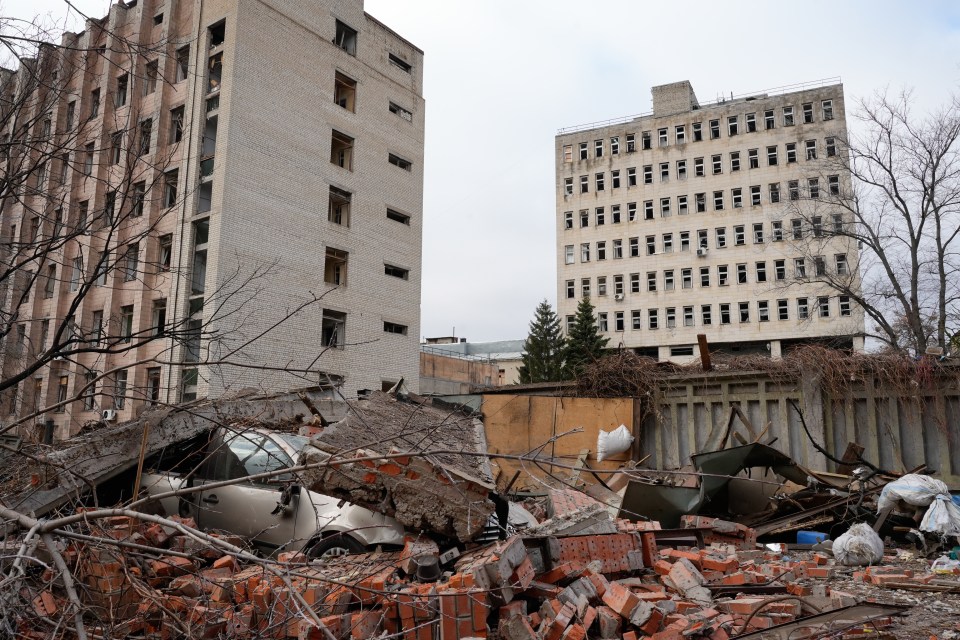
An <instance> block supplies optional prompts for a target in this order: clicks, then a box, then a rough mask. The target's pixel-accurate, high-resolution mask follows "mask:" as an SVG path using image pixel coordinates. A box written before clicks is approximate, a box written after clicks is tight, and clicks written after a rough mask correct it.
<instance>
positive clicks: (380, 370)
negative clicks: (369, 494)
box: [0, 0, 424, 437]
mask: <svg viewBox="0 0 960 640" xmlns="http://www.w3.org/2000/svg"><path fill="white" fill-rule="evenodd" d="M63 45H64V47H63V48H58V49H55V50H52V51H51V52H50V55H51V56H54V57H56V56H60V62H59V63H58V67H57V68H59V69H60V70H61V73H59V74H57V75H55V76H54V77H53V79H52V80H51V82H52V83H60V85H59V86H58V87H59V88H58V90H59V91H60V95H61V98H60V99H58V100H57V102H56V103H55V104H53V105H52V106H51V108H50V112H49V119H50V121H51V123H52V126H51V127H47V133H48V134H49V136H50V139H51V140H53V139H61V138H62V139H64V140H70V142H69V144H68V145H67V146H64V147H63V148H62V150H63V155H62V156H59V155H58V156H57V157H56V158H53V159H52V160H51V162H50V163H48V164H49V166H51V167H52V169H53V170H52V171H49V172H46V173H44V174H43V175H41V176H39V177H38V178H37V180H41V181H44V182H43V184H44V185H46V184H47V182H48V181H53V182H50V185H51V186H50V187H49V189H46V188H37V189H36V190H35V193H36V194H37V195H36V196H35V197H34V199H33V201H30V200H29V198H27V199H25V200H24V201H23V202H8V203H7V206H5V207H4V210H3V213H2V228H3V231H4V234H7V235H8V237H10V235H9V234H13V235H12V237H10V240H11V242H12V243H13V244H12V245H10V246H13V247H24V246H28V245H29V244H30V243H31V242H32V241H34V240H36V238H37V237H38V235H39V236H41V237H48V236H49V234H51V233H53V234H56V233H57V230H56V229H55V228H54V225H59V224H61V223H62V221H63V220H66V221H67V227H68V228H71V227H72V226H79V225H82V224H86V221H87V219H88V216H89V217H90V218H91V219H92V218H97V217H103V218H104V220H108V219H109V220H110V222H111V223H110V224H106V225H105V226H106V228H107V229H108V230H109V231H110V233H103V232H100V231H99V230H98V228H96V227H94V228H92V229H91V231H90V233H83V234H78V235H77V237H75V238H72V239H71V240H70V241H69V242H67V243H65V244H64V245H63V246H62V248H60V249H59V250H58V251H59V253H58V254H57V257H56V260H53V261H51V262H50V266H49V267H43V268H44V269H46V268H49V269H50V271H49V276H50V277H49V278H48V279H47V282H46V284H44V285H42V286H43V287H45V289H44V291H45V295H33V296H30V297H29V299H28V300H27V301H26V302H23V301H22V298H23V296H22V290H21V289H22V287H19V286H10V287H6V289H5V291H4V292H3V296H4V299H3V305H4V308H5V309H6V310H7V311H10V310H11V309H14V308H16V311H17V313H18V323H19V325H20V326H22V327H23V328H22V329H18V330H19V331H20V332H21V335H20V336H19V338H18V337H17V336H16V332H14V333H12V334H11V336H10V337H9V338H8V341H7V345H6V346H5V349H4V363H3V368H4V369H3V371H4V376H6V377H9V376H10V375H13V374H15V373H16V372H17V371H19V367H22V362H23V361H24V360H27V361H29V360H30V357H29V353H34V354H38V353H42V352H43V351H44V350H45V349H49V348H50V341H49V340H50V338H49V337H48V336H47V335H46V334H44V333H43V331H44V329H43V327H44V321H46V322H50V321H52V322H53V323H54V324H55V325H56V323H57V322H58V321H61V320H62V319H63V318H64V314H70V316H71V318H72V322H73V326H75V327H76V328H77V330H78V331H79V332H80V333H82V334H83V335H84V336H89V337H90V338H89V340H88V342H91V343H93V344H97V342H96V341H98V340H104V337H106V340H107V342H110V337H112V336H113V337H115V336H118V335H119V336H121V337H125V338H126V342H127V343H128V344H129V343H130V342H131V338H132V342H133V343H134V344H136V346H135V347H132V348H131V347H128V348H118V349H114V351H115V353H111V354H103V353H76V354H75V355H73V356H70V357H66V358H57V359H56V360H54V361H52V362H51V364H50V365H49V366H46V367H43V368H42V369H40V370H38V371H37V372H36V373H35V374H33V375H31V376H30V378H29V379H27V380H24V381H23V382H21V384H20V385H19V386H18V388H17V389H16V390H15V391H16V393H9V394H8V397H7V398H6V399H5V401H4V402H3V405H2V407H0V414H2V416H4V417H5V421H6V422H7V423H9V422H10V419H11V418H13V417H16V416H22V415H25V414H28V413H30V412H31V411H32V410H34V409H36V408H38V407H44V406H49V405H51V404H53V403H55V402H57V401H58V400H63V399H64V398H70V397H72V396H73V395H74V394H75V393H76V392H77V391H78V390H80V389H81V388H82V386H83V385H84V384H85V382H86V381H88V380H92V379H93V378H95V377H96V376H97V375H98V374H100V373H102V372H106V371H111V370H113V369H117V372H116V373H115V374H113V375H111V376H109V377H106V378H104V379H102V380H99V381H98V382H97V384H96V386H95V387H94V388H93V389H92V390H93V391H94V393H86V394H85V397H84V399H83V401H81V402H77V403H74V404H73V405H71V406H70V407H69V408H67V409H66V410H63V411H60V412H55V413H51V414H47V415H46V416H44V419H48V418H52V419H53V420H54V422H55V427H56V429H57V435H58V436H60V437H63V436H65V435H67V434H68V433H72V432H73V431H75V430H76V428H77V427H78V426H79V425H80V424H82V423H83V422H86V421H88V420H91V419H96V418H100V417H101V415H102V412H103V411H104V410H115V412H116V418H117V419H121V420H122V419H125V418H128V417H131V416H132V415H134V414H135V413H136V412H138V411H139V410H140V409H142V407H144V406H146V405H148V404H151V403H167V402H171V403H172V402H180V401H189V400H191V399H194V398H197V397H202V396H217V395H220V394H223V393H226V392H232V391H236V390H239V389H242V388H249V387H255V388H258V389H266V390H271V389H280V388H284V389H285V388H290V387H291V386H305V385H308V384H317V383H321V384H323V383H329V382H342V383H343V386H342V389H343V392H344V393H345V394H346V395H347V396H351V395H355V394H356V393H357V391H358V390H361V389H371V388H373V389H380V388H382V387H383V386H385V385H391V384H393V383H394V382H396V381H397V380H399V379H400V378H401V377H402V378H404V379H405V380H406V383H407V385H408V386H409V387H411V388H412V389H413V390H416V387H417V380H418V362H419V361H418V358H419V348H418V334H419V324H420V323H419V314H420V311H419V306H420V266H421V235H422V234H421V229H422V227H421V210H422V199H423V145H424V101H423V97H422V81H423V73H422V69H423V52H422V51H421V50H419V49H418V48H417V47H415V46H414V45H412V44H411V43H410V42H408V41H406V40H404V39H403V38H401V37H400V36H398V35H397V34H396V33H394V32H393V31H391V30H390V29H389V28H388V27H386V26H385V25H383V24H381V23H380V22H378V21H377V20H376V19H374V18H373V17H372V16H370V15H368V14H366V13H365V12H364V8H363V0H316V1H314V2H309V3H297V2H282V1H281V0H194V1H191V2H180V1H178V0H132V1H129V2H126V3H123V2H120V3H117V4H114V5H113V6H112V7H111V10H110V14H109V15H108V16H106V17H105V18H103V19H102V20H96V21H93V20H91V21H88V23H87V24H86V28H85V30H84V31H83V32H81V33H78V34H72V33H71V34H66V35H65V36H64V38H63ZM70 70H72V71H70ZM66 71H70V72H66ZM19 73H23V71H22V70H21V71H20V72H19ZM14 75H16V74H14ZM15 84H16V83H14V85H15ZM11 91H12V92H14V93H15V91H16V89H11ZM48 106H49V105H48ZM5 133H8V134H9V133H10V132H9V131H8V132H5ZM58 136H59V138H58ZM134 145H136V151H135V153H131V152H130V151H131V150H132V147H133V146H134ZM128 146H129V147H131V148H128ZM128 169H129V170H128ZM50 174H52V175H50ZM125 176H126V177H125ZM130 176H133V177H130ZM31 179H33V178H31ZM125 179H126V181H127V183H129V184H128V186H129V187H130V189H129V190H127V191H124V192H123V194H122V195H118V191H117V185H118V184H121V183H124V180H125ZM39 186H40V185H39V183H38V187H39ZM54 193H56V194H58V196H57V197H58V198H59V199H58V201H57V202H56V203H51V202H48V201H49V200H52V199H53V198H52V195H51V194H54ZM44 199H46V200H47V201H45V200H44ZM54 207H56V208H57V210H56V214H55V215H54V213H53V208H54ZM117 217H120V218H123V222H122V223H121V224H116V223H115V220H116V218H117ZM54 218H56V220H54ZM17 230H19V231H17ZM31 234H32V235H31ZM130 238H135V239H136V242H131V241H130ZM104 254H106V255H107V256H108V260H107V262H105V263H104V264H111V265H112V266H113V267H115V268H111V269H109V270H107V272H106V273H105V274H104V275H102V277H99V278H98V274H97V273H96V271H97V257H99V256H103V255H104ZM88 281H92V282H91V286H90V288H89V291H88V292H87V294H86V295H85V296H83V299H82V300H79V301H78V303H77V304H73V303H74V300H75V299H76V298H77V293H76V291H77V290H78V288H79V289H80V290H83V286H82V285H83V284H85V283H87V282H88ZM78 284H79V285H80V286H79V287H78ZM314 298H319V300H318V301H316V302H313V303H311V304H306V306H303V305H304V304H305V303H307V302H309V301H311V300H313V299H314ZM71 305H73V306H72V307H71ZM301 307H302V308H301ZM46 326H48V327H49V325H46ZM165 326H167V327H169V326H177V327H181V328H184V335H185V336H186V337H185V338H184V339H182V340H179V341H171V340H169V339H165V338H163V337H162V335H161V337H159V338H158V339H152V340H138V339H139V338H142V337H144V336H147V335H149V334H151V333H156V334H162V333H163V331H164V329H163V328H164V327H165ZM114 342H116V341H115V340H114ZM140 342H142V344H140ZM28 352H29V353H28ZM24 354H27V357H26V358H24ZM124 367H129V368H124Z"/></svg>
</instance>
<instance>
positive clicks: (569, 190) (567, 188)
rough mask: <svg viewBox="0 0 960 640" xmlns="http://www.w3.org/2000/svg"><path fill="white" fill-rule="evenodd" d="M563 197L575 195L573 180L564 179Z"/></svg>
mask: <svg viewBox="0 0 960 640" xmlns="http://www.w3.org/2000/svg"><path fill="white" fill-rule="evenodd" d="M563 195H565V196H572V195H573V178H564V179H563Z"/></svg>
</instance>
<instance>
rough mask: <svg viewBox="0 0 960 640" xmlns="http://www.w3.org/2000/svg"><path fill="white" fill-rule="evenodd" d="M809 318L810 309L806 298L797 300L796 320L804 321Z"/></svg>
mask: <svg viewBox="0 0 960 640" xmlns="http://www.w3.org/2000/svg"><path fill="white" fill-rule="evenodd" d="M809 317H810V309H809V307H808V306H807V299H806V298H797V318H799V319H801V320H806V319H807V318H809Z"/></svg>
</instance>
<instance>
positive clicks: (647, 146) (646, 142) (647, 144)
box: [641, 131, 653, 151]
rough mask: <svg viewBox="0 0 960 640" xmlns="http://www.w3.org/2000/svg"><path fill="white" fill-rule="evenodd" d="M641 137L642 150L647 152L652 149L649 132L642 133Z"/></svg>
mask: <svg viewBox="0 0 960 640" xmlns="http://www.w3.org/2000/svg"><path fill="white" fill-rule="evenodd" d="M641 136H642V138H643V150H644V151H647V150H649V149H650V148H652V147H653V143H652V141H651V139H650V132H649V131H644V132H643V133H642V134H641Z"/></svg>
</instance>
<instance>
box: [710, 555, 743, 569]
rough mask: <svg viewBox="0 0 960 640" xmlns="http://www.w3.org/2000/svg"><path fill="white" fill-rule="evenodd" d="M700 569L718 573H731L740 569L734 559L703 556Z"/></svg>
mask: <svg viewBox="0 0 960 640" xmlns="http://www.w3.org/2000/svg"><path fill="white" fill-rule="evenodd" d="M700 562H701V567H702V568H703V569H709V570H710V571H720V572H723V573H733V572H734V571H736V570H737V569H739V568H740V563H739V562H738V561H737V559H736V558H714V557H712V556H708V555H704V556H703V557H702V559H701V561H700Z"/></svg>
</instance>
